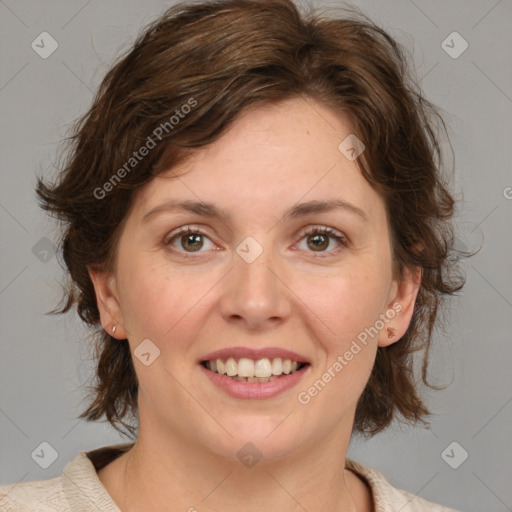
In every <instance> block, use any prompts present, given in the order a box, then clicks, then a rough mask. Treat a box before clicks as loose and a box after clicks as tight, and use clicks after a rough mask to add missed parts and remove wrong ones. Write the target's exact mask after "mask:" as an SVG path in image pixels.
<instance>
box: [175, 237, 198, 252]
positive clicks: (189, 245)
mask: <svg viewBox="0 0 512 512" xmlns="http://www.w3.org/2000/svg"><path fill="white" fill-rule="evenodd" d="M180 240H181V246H182V247H183V248H184V249H186V250H190V251H193V252H195V251H198V250H199V249H201V248H202V247H203V241H202V235H200V234H197V233H191V234H188V235H182V236H181V237H180Z"/></svg>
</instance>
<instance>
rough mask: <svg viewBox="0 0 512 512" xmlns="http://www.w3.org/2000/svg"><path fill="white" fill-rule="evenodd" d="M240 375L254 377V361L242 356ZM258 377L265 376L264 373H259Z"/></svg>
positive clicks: (239, 363) (239, 362)
mask: <svg viewBox="0 0 512 512" xmlns="http://www.w3.org/2000/svg"><path fill="white" fill-rule="evenodd" d="M238 376H239V377H254V361H253V360H252V359H247V358H246V357H242V358H241V359H240V360H239V361H238ZM257 377H263V375H257Z"/></svg>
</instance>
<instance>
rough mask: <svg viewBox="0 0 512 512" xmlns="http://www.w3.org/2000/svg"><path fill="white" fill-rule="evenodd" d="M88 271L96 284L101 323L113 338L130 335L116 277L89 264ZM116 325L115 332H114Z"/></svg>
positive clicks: (123, 337) (124, 337)
mask: <svg viewBox="0 0 512 512" xmlns="http://www.w3.org/2000/svg"><path fill="white" fill-rule="evenodd" d="M87 271H88V272H89V276H90V278H91V281H92V284H93V285H94V291H95V293H96V303H97V304H98V309H99V312H100V320H101V325H102V326H103V328H104V329H105V331H107V333H108V334H110V336H112V337H113V338H117V339H126V338H127V337H128V336H127V331H126V328H125V327H124V319H123V314H122V311H121V307H120V305H119V300H118V298H117V297H118V295H117V290H116V286H115V285H116V283H115V277H114V276H113V275H112V273H110V272H106V271H99V270H95V269H92V268H91V267H90V266H87ZM114 326H115V333H113V328H114Z"/></svg>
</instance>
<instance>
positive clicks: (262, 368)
mask: <svg viewBox="0 0 512 512" xmlns="http://www.w3.org/2000/svg"><path fill="white" fill-rule="evenodd" d="M297 366H298V365H297ZM239 375H240V374H239ZM271 375H272V365H271V364H270V360H269V359H267V358H265V359H259V360H258V361H256V364H255V366H254V376H255V377H270V376H271Z"/></svg>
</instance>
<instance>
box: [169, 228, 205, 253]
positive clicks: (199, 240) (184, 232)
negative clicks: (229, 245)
mask: <svg viewBox="0 0 512 512" xmlns="http://www.w3.org/2000/svg"><path fill="white" fill-rule="evenodd" d="M205 239H206V240H210V239H209V238H208V237H207V236H206V235H205V234H204V233H203V232H202V231H201V230H199V229H198V228H195V227H192V226H185V227H183V228H180V229H178V230H177V231H173V232H172V233H169V235H167V236H166V237H165V239H164V245H166V246H167V245H170V246H172V247H174V248H175V249H176V250H178V251H182V250H184V251H185V252H186V253H194V252H199V251H200V250H201V249H202V248H203V246H204V240H205ZM210 243H212V242H211V240H210ZM176 245H180V246H181V248H176Z"/></svg>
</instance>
